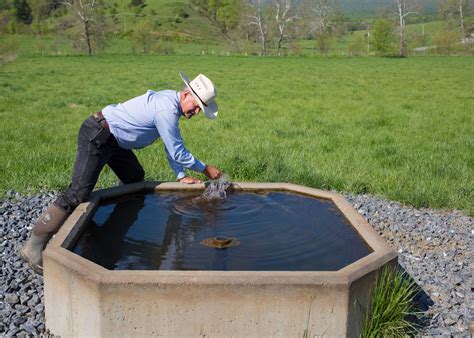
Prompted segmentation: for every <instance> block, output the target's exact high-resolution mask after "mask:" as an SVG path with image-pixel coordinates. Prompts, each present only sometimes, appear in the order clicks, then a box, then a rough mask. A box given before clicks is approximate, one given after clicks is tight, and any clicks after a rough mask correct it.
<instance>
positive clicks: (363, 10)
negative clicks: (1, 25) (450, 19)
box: [337, 0, 439, 17]
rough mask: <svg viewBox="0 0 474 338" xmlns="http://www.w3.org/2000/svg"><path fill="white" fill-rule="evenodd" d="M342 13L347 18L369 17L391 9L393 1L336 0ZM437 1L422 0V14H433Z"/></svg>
mask: <svg viewBox="0 0 474 338" xmlns="http://www.w3.org/2000/svg"><path fill="white" fill-rule="evenodd" d="M337 2H338V4H339V6H340V8H341V9H342V12H343V13H344V14H345V15H348V16H354V17H370V16H374V15H376V14H377V11H379V10H381V9H383V8H393V7H394V1H393V0H337ZM438 3H439V0H423V1H422V5H423V14H425V15H427V14H434V13H436V8H437V6H438Z"/></svg>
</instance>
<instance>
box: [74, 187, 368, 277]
mask: <svg viewBox="0 0 474 338" xmlns="http://www.w3.org/2000/svg"><path fill="white" fill-rule="evenodd" d="M197 196H199V194H196V193H193V194H190V193H178V192H160V193H159V194H154V193H150V194H146V195H145V194H137V195H128V196H127V199H122V200H115V201H111V202H110V203H109V204H105V205H103V206H101V207H100V208H99V209H98V210H97V212H96V214H95V215H94V217H93V220H92V221H91V224H89V226H88V227H87V229H86V231H85V232H84V234H83V235H82V236H81V238H80V240H79V241H78V243H77V245H76V246H75V247H74V249H73V251H74V252H75V253H77V254H78V255H81V256H83V257H86V258H88V259H89V260H91V261H94V262H96V263H98V264H100V265H102V266H104V267H106V268H108V269H111V270H258V271H334V270H338V269H340V268H342V267H344V266H346V265H347V264H349V263H352V262H354V261H356V260H357V259H359V258H361V257H364V256H366V255H368V254H369V253H370V252H371V250H370V248H369V247H368V246H367V245H366V244H365V242H364V241H363V240H362V239H361V238H360V237H359V236H358V234H357V233H356V231H355V230H354V229H353V227H352V226H351V225H350V223H349V222H348V221H347V220H346V218H345V217H344V216H343V215H342V214H341V212H340V211H339V210H338V209H337V208H336V207H335V205H334V204H333V203H332V202H328V201H325V200H319V199H315V198H311V197H306V196H303V195H298V194H292V193H286V192H269V193H260V194H258V193H253V192H233V193H232V192H231V193H229V194H228V196H227V199H226V200H223V201H219V200H217V201H204V200H200V199H199V198H198V199H196V197H197ZM215 237H229V238H234V239H236V240H238V242H239V244H238V245H237V246H233V247H229V248H225V249H216V248H212V247H208V246H205V245H203V244H201V243H200V242H201V241H203V240H205V239H208V238H215Z"/></svg>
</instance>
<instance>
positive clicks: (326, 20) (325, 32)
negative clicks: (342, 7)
mask: <svg viewBox="0 0 474 338" xmlns="http://www.w3.org/2000/svg"><path fill="white" fill-rule="evenodd" d="M309 6H310V10H311V12H312V13H313V15H314V18H315V20H314V27H315V30H316V37H317V39H318V46H319V51H320V52H321V54H323V55H326V54H327V52H328V51H329V39H330V37H331V26H330V24H331V23H330V18H331V16H332V15H333V13H334V8H335V4H334V0H310V1H309Z"/></svg>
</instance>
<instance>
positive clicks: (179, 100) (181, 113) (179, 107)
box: [176, 92, 183, 117]
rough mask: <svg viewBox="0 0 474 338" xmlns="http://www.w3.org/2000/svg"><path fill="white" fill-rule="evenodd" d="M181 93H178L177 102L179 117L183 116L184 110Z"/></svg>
mask: <svg viewBox="0 0 474 338" xmlns="http://www.w3.org/2000/svg"><path fill="white" fill-rule="evenodd" d="M179 93H180V92H176V100H177V101H178V104H177V105H178V115H179V117H181V116H183V110H182V109H181V99H180V98H179Z"/></svg>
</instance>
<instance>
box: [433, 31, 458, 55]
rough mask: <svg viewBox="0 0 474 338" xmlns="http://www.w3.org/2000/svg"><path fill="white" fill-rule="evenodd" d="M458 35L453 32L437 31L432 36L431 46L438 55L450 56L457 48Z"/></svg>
mask: <svg viewBox="0 0 474 338" xmlns="http://www.w3.org/2000/svg"><path fill="white" fill-rule="evenodd" d="M458 41H459V33H457V32H455V31H439V32H437V33H436V34H435V35H433V44H434V45H435V51H436V53H438V54H452V53H454V52H456V51H457V50H458V49H459V48H458Z"/></svg>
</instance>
